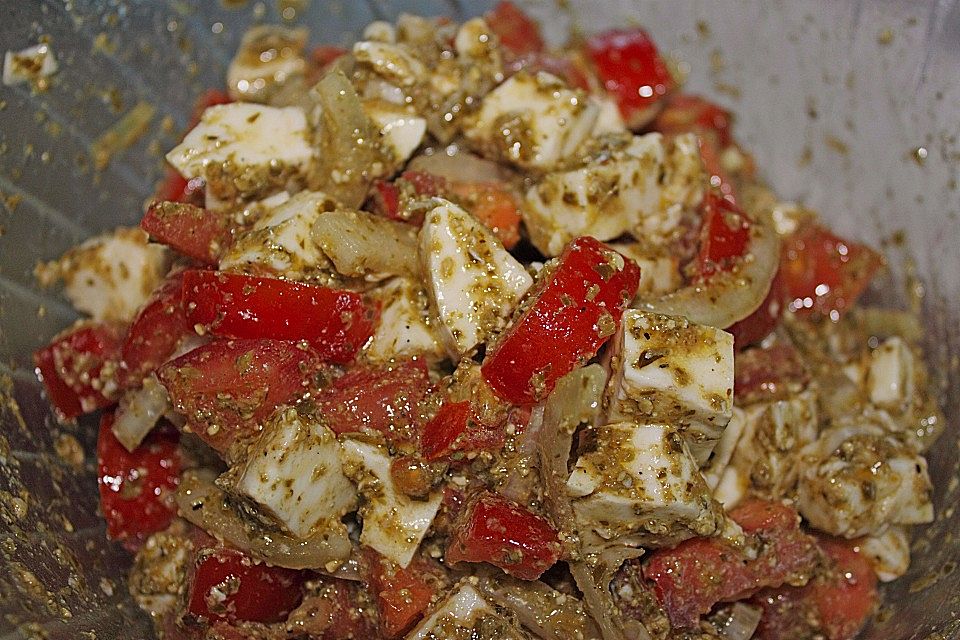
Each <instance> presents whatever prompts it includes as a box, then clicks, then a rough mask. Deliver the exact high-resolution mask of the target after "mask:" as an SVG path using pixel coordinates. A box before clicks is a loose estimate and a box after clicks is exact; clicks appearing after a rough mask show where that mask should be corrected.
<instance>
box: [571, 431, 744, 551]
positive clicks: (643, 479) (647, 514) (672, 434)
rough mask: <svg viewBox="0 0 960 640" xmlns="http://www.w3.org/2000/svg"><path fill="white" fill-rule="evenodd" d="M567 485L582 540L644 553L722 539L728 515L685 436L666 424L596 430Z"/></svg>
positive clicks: (588, 439) (591, 434)
mask: <svg viewBox="0 0 960 640" xmlns="http://www.w3.org/2000/svg"><path fill="white" fill-rule="evenodd" d="M587 442H588V444H587V445H586V452H585V453H583V454H582V455H581V456H580V458H579V459H578V460H577V463H576V466H575V467H574V469H573V473H571V475H570V479H569V480H568V481H567V491H568V493H569V494H570V496H571V497H572V498H573V510H574V513H575V514H576V516H577V521H578V522H579V523H580V526H582V527H586V528H587V531H585V532H581V537H582V538H583V539H584V540H585V542H587V543H588V544H589V543H590V537H591V535H590V534H595V535H596V536H598V537H599V538H600V539H601V540H614V539H618V538H627V539H628V540H630V541H631V542H632V543H634V544H638V545H642V546H644V547H658V546H667V545H671V544H675V543H677V542H679V541H681V540H684V539H686V538H690V537H693V536H709V535H714V534H716V533H719V532H720V531H722V530H723V528H724V527H725V525H726V522H725V517H724V514H723V509H722V507H721V506H720V505H719V503H717V502H716V501H715V500H714V499H713V498H712V496H711V494H710V489H709V488H708V487H707V485H706V483H705V482H704V480H703V476H701V475H700V471H699V469H698V468H697V462H696V461H695V460H694V459H693V456H692V455H691V453H690V450H689V448H688V447H687V444H686V442H685V441H684V439H683V437H681V435H680V434H679V433H678V432H677V430H676V429H674V428H673V427H670V426H666V425H662V424H637V423H635V422H621V423H617V424H611V425H607V426H604V427H597V428H594V429H593V430H592V431H591V432H590V433H589V434H588V436H587Z"/></svg>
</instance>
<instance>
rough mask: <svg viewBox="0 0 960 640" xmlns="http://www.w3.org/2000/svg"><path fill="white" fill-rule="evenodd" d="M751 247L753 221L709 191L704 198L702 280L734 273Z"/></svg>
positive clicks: (701, 249) (701, 243) (700, 259)
mask: <svg viewBox="0 0 960 640" xmlns="http://www.w3.org/2000/svg"><path fill="white" fill-rule="evenodd" d="M749 247H750V220H749V219H747V216H746V214H744V213H743V211H741V210H740V209H739V208H738V207H737V206H736V205H735V204H733V203H732V202H730V201H729V200H727V199H726V198H723V197H721V196H720V195H718V194H717V193H715V192H713V191H710V192H708V193H707V195H706V196H705V197H704V203H703V228H702V229H701V230H700V254H699V256H698V272H699V277H701V278H709V277H710V276H712V275H713V274H714V273H717V272H718V271H729V270H731V269H733V268H734V267H735V266H736V265H737V263H738V262H739V261H740V259H741V258H742V257H743V256H744V255H745V254H746V253H747V251H748V249H749Z"/></svg>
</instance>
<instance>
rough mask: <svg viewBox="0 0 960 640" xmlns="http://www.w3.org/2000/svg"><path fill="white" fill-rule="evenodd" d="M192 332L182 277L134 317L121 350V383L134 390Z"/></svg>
mask: <svg viewBox="0 0 960 640" xmlns="http://www.w3.org/2000/svg"><path fill="white" fill-rule="evenodd" d="M191 331H192V328H191V325H190V322H189V321H188V320H187V314H186V311H185V310H184V308H183V274H182V273H177V274H175V275H173V276H171V277H170V278H169V279H167V281H166V282H165V283H164V284H163V285H161V286H160V288H158V289H157V290H156V291H154V292H153V295H151V296H150V299H149V300H147V303H146V304H145V305H144V306H143V308H141V309H140V311H139V312H138V313H137V317H136V318H134V320H133V323H132V324H131V325H130V328H129V329H128V330H127V335H126V337H125V338H124V340H123V346H122V347H121V356H122V363H123V364H122V368H121V381H122V384H123V386H124V387H131V386H133V387H135V386H137V385H139V384H140V383H141V381H142V380H143V378H144V377H145V376H147V375H149V374H150V373H151V372H153V371H155V370H156V368H157V367H159V366H160V365H161V364H163V363H164V362H166V361H167V360H168V359H169V358H170V356H171V355H172V354H173V352H174V351H175V350H176V348H177V345H178V344H179V343H180V340H181V339H182V338H183V337H184V336H186V335H188V334H189V333H190V332H191Z"/></svg>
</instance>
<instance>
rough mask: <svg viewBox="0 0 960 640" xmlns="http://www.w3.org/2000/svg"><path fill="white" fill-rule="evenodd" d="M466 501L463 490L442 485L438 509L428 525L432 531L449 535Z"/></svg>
mask: <svg viewBox="0 0 960 640" xmlns="http://www.w3.org/2000/svg"><path fill="white" fill-rule="evenodd" d="M466 501H467V496H466V495H465V494H464V493H463V491H461V490H460V489H458V488H456V487H454V486H452V485H450V484H446V485H444V487H443V499H442V500H441V502H440V510H439V511H437V515H436V516H435V517H434V519H433V523H432V524H431V525H430V526H431V527H432V529H433V531H434V532H436V533H437V534H439V535H443V536H448V535H450V534H451V533H452V532H453V523H454V521H455V520H456V517H457V516H458V515H460V512H461V511H462V510H463V505H464V503H465V502H466Z"/></svg>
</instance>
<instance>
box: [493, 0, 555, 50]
mask: <svg viewBox="0 0 960 640" xmlns="http://www.w3.org/2000/svg"><path fill="white" fill-rule="evenodd" d="M483 17H484V20H486V21H487V24H488V25H490V30H491V31H493V32H494V33H495V34H497V37H498V38H500V44H501V45H503V47H504V49H506V51H507V52H508V53H509V54H511V55H513V56H522V55H524V54H529V53H538V52H540V51H543V49H544V42H543V36H541V35H540V25H538V24H537V23H536V22H535V21H534V20H531V19H530V16H528V15H527V14H525V13H524V12H523V11H522V10H521V9H520V8H519V7H517V5H515V4H514V3H513V2H510V1H509V0H501V1H500V2H498V3H497V5H496V6H495V7H494V8H493V10H492V11H489V12H487V13H486V15H484V16H483Z"/></svg>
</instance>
